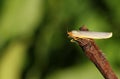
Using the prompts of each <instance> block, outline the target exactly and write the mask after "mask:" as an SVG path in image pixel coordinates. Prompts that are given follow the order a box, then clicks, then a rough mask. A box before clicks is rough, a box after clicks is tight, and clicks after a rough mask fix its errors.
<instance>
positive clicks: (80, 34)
mask: <svg viewBox="0 0 120 79" xmlns="http://www.w3.org/2000/svg"><path fill="white" fill-rule="evenodd" d="M67 34H68V35H69V37H71V38H73V39H74V40H77V39H79V38H82V39H86V38H90V39H107V38H110V37H112V32H92V31H77V30H73V31H71V32H67Z"/></svg>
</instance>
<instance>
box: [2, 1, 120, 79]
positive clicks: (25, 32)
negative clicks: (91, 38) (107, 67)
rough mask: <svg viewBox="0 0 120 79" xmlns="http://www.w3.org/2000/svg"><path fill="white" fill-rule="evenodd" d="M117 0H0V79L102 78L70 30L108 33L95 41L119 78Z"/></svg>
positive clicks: (118, 17) (119, 19)
mask: <svg viewBox="0 0 120 79" xmlns="http://www.w3.org/2000/svg"><path fill="white" fill-rule="evenodd" d="M119 3H120V1H119V0H0V79H104V78H103V77H102V75H101V74H100V72H99V71H98V70H97V68H96V67H95V66H94V64H93V63H92V62H90V60H89V59H88V58H87V57H86V56H85V54H84V52H82V50H81V48H80V47H79V46H78V45H77V44H76V43H71V42H70V39H69V38H68V36H67V28H68V29H69V30H73V29H78V28H79V27H80V26H82V25H83V24H84V25H86V26H87V27H88V28H89V29H90V30H91V31H111V32H113V37H112V38H110V39H106V40H95V41H96V43H97V44H98V46H99V47H100V49H102V51H103V52H104V54H105V56H106V58H107V59H108V61H109V62H110V64H111V66H112V68H113V70H114V72H115V73H116V74H117V76H119V78H120V5H119Z"/></svg>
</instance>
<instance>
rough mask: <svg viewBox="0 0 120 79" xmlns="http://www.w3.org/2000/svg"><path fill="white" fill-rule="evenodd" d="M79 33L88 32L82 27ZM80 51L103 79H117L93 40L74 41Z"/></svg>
mask: <svg viewBox="0 0 120 79" xmlns="http://www.w3.org/2000/svg"><path fill="white" fill-rule="evenodd" d="M80 30H81V31H88V29H87V28H86V27H85V26H83V27H81V28H80ZM76 41H77V42H78V44H79V46H80V47H81V48H82V50H83V51H84V52H85V54H86V56H87V57H88V58H89V59H90V60H91V61H92V62H93V63H94V64H95V65H96V67H97V68H98V69H99V71H100V72H101V74H102V75H103V76H104V78H105V79H118V78H117V76H116V75H115V73H114V72H113V70H112V68H111V67H110V64H109V62H108V61H107V60H106V58H105V57H104V55H103V54H102V52H101V50H100V49H99V47H98V46H97V45H96V44H95V42H94V40H93V39H82V38H80V39H78V40H76Z"/></svg>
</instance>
